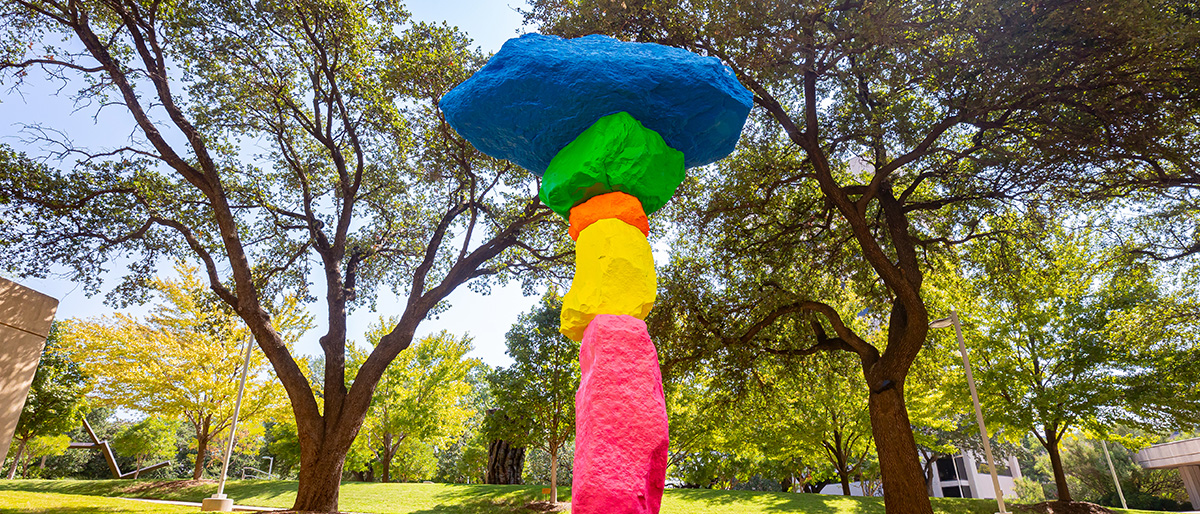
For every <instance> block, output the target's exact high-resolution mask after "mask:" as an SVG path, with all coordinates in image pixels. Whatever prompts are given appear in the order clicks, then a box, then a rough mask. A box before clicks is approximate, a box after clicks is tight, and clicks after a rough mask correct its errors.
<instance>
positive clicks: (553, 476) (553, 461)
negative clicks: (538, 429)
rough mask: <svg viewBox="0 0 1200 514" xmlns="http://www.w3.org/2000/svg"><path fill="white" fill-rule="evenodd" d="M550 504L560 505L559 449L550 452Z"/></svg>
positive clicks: (555, 448)
mask: <svg viewBox="0 0 1200 514" xmlns="http://www.w3.org/2000/svg"><path fill="white" fill-rule="evenodd" d="M550 503H558V447H557V446H556V447H554V448H553V449H551V450H550Z"/></svg>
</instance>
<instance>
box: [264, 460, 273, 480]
mask: <svg viewBox="0 0 1200 514" xmlns="http://www.w3.org/2000/svg"><path fill="white" fill-rule="evenodd" d="M263 458H264V459H270V462H267V480H274V479H273V478H271V471H273V470H274V469H275V457H263Z"/></svg>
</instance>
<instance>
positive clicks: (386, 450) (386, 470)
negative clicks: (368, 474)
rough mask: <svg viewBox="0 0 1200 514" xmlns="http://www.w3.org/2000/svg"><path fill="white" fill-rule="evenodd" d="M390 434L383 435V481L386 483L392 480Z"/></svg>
mask: <svg viewBox="0 0 1200 514" xmlns="http://www.w3.org/2000/svg"><path fill="white" fill-rule="evenodd" d="M392 455H393V450H392V434H384V435H383V455H382V457H383V459H381V460H382V461H383V462H382V463H381V464H382V465H383V482H384V483H385V484H386V483H388V482H391V481H392Z"/></svg>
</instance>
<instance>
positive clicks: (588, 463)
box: [571, 314, 668, 514]
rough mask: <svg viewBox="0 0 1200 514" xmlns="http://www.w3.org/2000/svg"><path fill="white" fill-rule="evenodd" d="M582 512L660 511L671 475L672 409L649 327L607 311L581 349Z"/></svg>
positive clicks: (575, 486)
mask: <svg viewBox="0 0 1200 514" xmlns="http://www.w3.org/2000/svg"><path fill="white" fill-rule="evenodd" d="M579 367H580V371H581V372H582V376H581V379H580V382H579V391H578V392H576V393H575V474H574V478H573V481H572V486H571V512H573V513H575V514H645V513H657V512H658V509H659V506H660V505H661V504H662V494H663V482H664V480H665V479H666V474H667V443H668V435H667V408H666V402H665V401H664V399H663V389H662V374H661V372H660V371H659V369H658V352H657V351H656V350H655V349H654V343H653V342H651V341H650V334H649V333H648V332H646V323H645V322H643V321H642V320H640V319H637V318H635V317H633V316H615V315H611V314H601V315H598V316H596V318H595V319H593V320H592V322H591V323H590V324H589V325H588V327H587V330H586V331H585V332H584V333H583V342H582V345H581V346H580V348H579Z"/></svg>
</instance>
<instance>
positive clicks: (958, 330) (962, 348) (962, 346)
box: [929, 309, 1008, 513]
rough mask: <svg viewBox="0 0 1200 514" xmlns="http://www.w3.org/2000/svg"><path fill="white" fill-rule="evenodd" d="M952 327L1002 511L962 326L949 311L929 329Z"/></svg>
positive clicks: (998, 481)
mask: <svg viewBox="0 0 1200 514" xmlns="http://www.w3.org/2000/svg"><path fill="white" fill-rule="evenodd" d="M950 325H954V334H955V335H956V336H958V351H959V353H961V354H962V360H963V368H964V369H966V371H967V387H969V388H970V389H971V401H972V402H973V403H974V404H975V419H976V420H978V421H979V436H980V437H982V438H983V453H984V456H985V457H987V463H988V471H990V472H991V474H992V488H993V489H994V490H995V492H996V505H997V506H998V507H999V508H1000V512H1001V513H1004V512H1008V511H1006V510H1004V492H1003V491H1001V490H1000V477H999V476H997V475H996V461H995V460H994V459H993V458H992V443H991V441H990V440H989V439H988V433H987V425H986V424H984V422H983V409H981V408H980V407H979V393H978V392H976V391H975V376H974V375H973V374H971V360H970V359H969V358H968V357H967V343H966V342H964V341H963V335H962V325H961V324H960V323H959V322H958V311H956V310H954V309H950V317H948V318H942V319H939V320H936V321H934V322H933V323H930V324H929V327H930V328H945V327H948V326H950Z"/></svg>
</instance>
